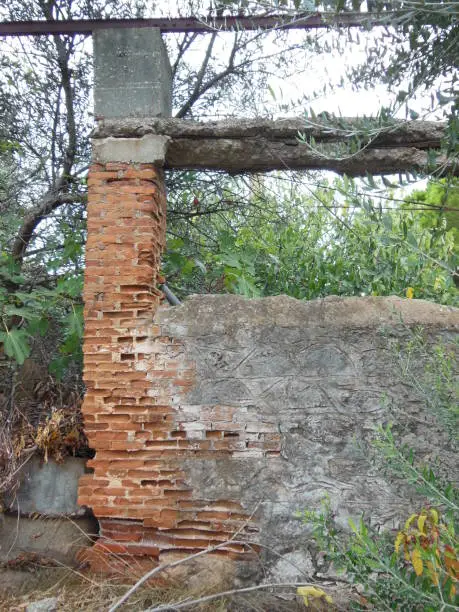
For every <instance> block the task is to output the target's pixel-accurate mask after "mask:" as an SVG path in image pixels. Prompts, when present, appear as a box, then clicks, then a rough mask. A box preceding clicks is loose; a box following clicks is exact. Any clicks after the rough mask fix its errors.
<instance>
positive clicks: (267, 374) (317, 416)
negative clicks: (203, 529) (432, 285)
mask: <svg viewBox="0 0 459 612" xmlns="http://www.w3.org/2000/svg"><path fill="white" fill-rule="evenodd" d="M157 322H158V323H159V324H160V326H161V329H162V333H163V334H167V335H169V336H170V337H171V338H174V339H175V341H176V342H177V343H178V344H179V345H183V347H184V355H183V356H182V357H181V359H185V360H186V361H187V362H190V363H194V364H195V368H196V376H195V383H194V385H193V387H192V388H191V389H190V390H188V391H186V392H185V393H184V394H183V396H182V397H180V398H177V399H176V401H175V407H176V422H177V423H178V425H177V427H178V428H179V429H182V430H184V431H186V432H187V435H188V434H189V433H190V432H193V435H194V436H195V438H196V439H197V440H199V439H204V438H206V436H207V437H209V432H210V433H211V432H212V431H213V430H216V432H217V431H218V432H222V431H223V434H224V436H225V438H224V439H227V438H226V436H232V438H230V439H232V440H233V443H232V444H233V445H232V446H231V447H227V448H231V449H232V450H231V452H229V454H226V455H224V456H222V454H221V453H219V452H214V453H212V452H209V453H207V456H206V457H202V456H200V455H199V453H197V455H196V457H195V458H192V457H189V456H187V457H184V458H183V460H181V467H182V469H183V470H184V472H185V474H186V478H185V483H186V485H188V486H189V487H190V488H192V490H193V495H194V496H195V498H197V499H202V500H209V502H211V501H215V500H233V501H235V502H238V503H239V502H240V503H241V504H242V508H243V509H244V511H245V513H246V514H248V515H250V514H251V513H252V512H254V511H255V512H256V517H257V521H258V525H259V528H260V532H259V533H258V534H256V535H254V537H255V538H256V540H257V541H258V542H261V543H262V544H263V545H265V546H268V547H270V548H273V549H275V550H276V552H277V554H278V555H280V557H279V556H275V555H270V554H266V555H265V556H266V559H265V561H266V563H267V566H266V567H265V569H267V570H268V574H270V575H272V576H274V577H275V578H276V580H280V581H282V580H297V579H304V578H305V576H310V575H311V574H313V573H315V572H319V571H321V569H322V568H321V565H320V559H318V558H316V557H315V554H314V550H313V549H311V547H310V536H309V533H308V531H307V529H306V528H305V527H304V526H303V525H302V524H301V521H299V520H298V519H296V518H295V513H296V512H298V511H302V510H304V509H312V508H318V506H319V504H320V501H321V499H323V497H324V496H325V495H328V496H329V497H330V499H331V503H332V506H333V508H334V510H335V511H336V514H337V517H338V520H339V521H340V522H341V523H342V524H343V525H345V524H347V519H348V517H349V516H353V517H357V516H359V515H360V514H361V513H362V512H365V514H366V516H367V517H371V520H372V522H373V523H375V524H380V525H383V526H385V527H392V526H394V525H395V523H396V520H397V519H398V518H400V517H403V516H405V514H406V512H408V511H410V510H412V509H413V500H412V498H413V491H412V490H408V489H407V488H406V485H403V486H401V484H400V483H397V482H394V481H390V480H388V479H387V478H386V477H384V476H383V474H382V473H381V472H380V471H378V470H377V469H375V468H374V467H373V466H372V465H371V464H370V463H369V462H368V461H367V458H366V456H365V454H364V453H362V451H361V450H360V449H359V444H358V443H359V442H362V441H366V440H368V439H369V438H370V437H371V436H372V435H373V431H374V427H375V425H377V424H380V423H387V422H388V421H394V420H395V421H396V425H395V429H396V431H397V433H398V435H399V436H400V439H401V440H402V441H403V440H405V441H407V442H409V444H410V445H412V446H414V447H415V449H416V450H417V452H418V453H419V456H420V457H429V456H430V457H431V456H432V454H437V453H438V451H440V455H441V457H442V459H443V460H444V462H445V463H446V464H447V465H448V468H449V473H450V475H453V476H454V475H457V474H458V471H457V466H458V462H457V456H456V455H455V453H454V452H453V451H452V449H451V448H450V447H449V445H448V441H447V439H446V436H445V435H444V433H443V429H442V428H441V427H439V426H438V424H437V423H436V422H435V420H434V418H433V417H432V415H429V414H426V413H424V412H423V410H422V403H421V401H420V400H419V398H418V397H416V395H415V394H414V393H413V390H412V389H411V388H409V387H407V386H406V385H405V384H403V383H402V382H401V381H400V380H399V378H398V377H397V371H396V369H397V366H396V364H395V358H394V355H393V354H392V353H391V350H390V348H389V345H390V343H391V342H392V343H393V342H395V341H400V342H401V343H402V344H403V342H405V341H406V340H408V339H409V338H410V335H411V331H410V330H411V329H413V328H414V327H418V326H422V327H424V329H425V331H426V333H427V334H428V336H429V337H430V338H431V339H432V341H433V340H438V339H443V340H444V341H446V342H449V341H450V340H451V339H452V338H453V336H455V334H457V331H458V329H459V311H458V310H457V309H453V308H449V307H442V306H438V305H435V304H432V303H429V302H423V301H416V300H402V299H399V298H327V299H323V300H316V301H312V302H300V301H297V300H294V299H291V298H286V297H274V298H265V299H260V300H247V299H244V298H240V297H236V296H193V297H191V298H190V299H188V300H187V301H186V302H185V303H184V305H183V306H180V307H175V308H169V309H167V310H163V311H161V312H160V313H159V314H158V315H157ZM383 397H385V398H386V400H385V402H383V401H382V399H383ZM388 406H390V407H391V408H392V409H393V410H395V412H389V410H388ZM221 415H224V416H221ZM228 419H229V421H230V422H228ZM223 421H224V422H223ZM223 434H222V436H223ZM279 434H280V445H279V448H280V452H274V451H272V452H270V451H269V448H270V446H269V439H272V440H273V441H275V440H277V439H278V438H279ZM219 435H220V433H219ZM276 436H277V438H276ZM274 446H275V444H274ZM274 446H273V448H274ZM226 452H227V453H228V450H227V451H226ZM246 578H247V576H246ZM248 578H250V577H248Z"/></svg>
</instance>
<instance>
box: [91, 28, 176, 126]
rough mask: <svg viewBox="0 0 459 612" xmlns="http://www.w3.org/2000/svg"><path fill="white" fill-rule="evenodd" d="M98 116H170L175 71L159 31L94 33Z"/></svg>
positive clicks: (128, 29)
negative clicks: (173, 73) (173, 71)
mask: <svg viewBox="0 0 459 612" xmlns="http://www.w3.org/2000/svg"><path fill="white" fill-rule="evenodd" d="M93 40H94V105H95V114H96V117H107V118H115V117H157V116H162V117H169V116H170V114H171V108H172V72H171V67H170V63H169V59H168V57H167V52H166V48H165V46H164V43H163V41H162V38H161V33H160V31H159V30H157V29H154V28H143V29H136V28H126V29H120V30H97V31H96V32H94V36H93Z"/></svg>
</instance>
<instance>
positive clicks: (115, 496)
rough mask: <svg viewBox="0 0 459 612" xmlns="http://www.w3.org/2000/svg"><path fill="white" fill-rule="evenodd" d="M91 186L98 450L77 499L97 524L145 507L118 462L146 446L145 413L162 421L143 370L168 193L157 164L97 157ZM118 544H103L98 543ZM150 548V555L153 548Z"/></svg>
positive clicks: (90, 383) (89, 411)
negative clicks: (86, 508)
mask: <svg viewBox="0 0 459 612" xmlns="http://www.w3.org/2000/svg"><path fill="white" fill-rule="evenodd" d="M88 188H89V193H88V212H87V214H88V241H87V246H86V273H85V288H84V300H85V337H84V380H85V384H86V388H87V391H86V396H85V400H84V404H83V416H84V421H85V429H86V432H87V435H88V439H89V442H90V445H91V447H92V448H94V449H95V451H96V455H95V457H94V459H92V460H91V461H89V462H88V466H89V467H91V468H93V470H94V473H92V474H88V475H87V476H84V477H83V478H82V479H81V481H80V490H79V503H80V504H82V505H87V506H89V507H91V508H92V510H93V512H94V514H95V515H96V517H97V518H99V519H102V521H101V524H102V525H103V519H106V518H108V517H118V518H126V517H128V518H130V519H135V518H137V517H139V518H142V519H143V518H145V517H146V516H148V508H145V507H144V504H143V500H140V499H139V497H136V496H135V492H134V491H133V489H134V490H135V489H140V479H139V480H136V481H134V480H132V478H129V477H128V475H127V474H128V470H125V469H124V466H125V464H126V462H127V463H128V465H129V467H130V468H131V469H135V467H136V465H137V464H138V463H139V460H137V463H136V457H135V453H132V451H135V450H139V449H142V448H145V439H144V438H145V437H149V435H148V434H145V432H144V431H143V429H144V423H143V422H144V421H154V420H155V419H156V420H162V421H164V420H167V416H166V419H164V416H165V415H163V414H162V413H161V408H160V407H159V409H158V407H157V404H156V399H155V398H154V397H152V395H153V394H154V392H152V384H151V382H150V381H149V380H148V379H147V370H149V369H151V368H152V367H154V365H153V364H152V363H151V360H152V359H153V360H154V358H155V355H154V348H153V345H152V341H151V339H152V335H153V334H154V333H155V329H154V326H153V316H154V314H155V311H156V310H157V308H158V305H159V300H160V297H161V292H160V291H159V290H158V288H157V285H156V278H157V275H158V271H159V265H160V256H161V252H162V250H163V248H164V244H165V222H166V213H165V209H166V199H165V188H164V178H163V172H162V170H161V169H158V168H157V167H155V166H154V165H153V164H128V163H105V164H94V165H93V166H92V168H91V170H90V173H89V178H88ZM156 335H157V334H156ZM151 410H153V411H154V412H155V414H154V415H152V414H151ZM166 412H167V410H166ZM140 463H142V465H144V461H143V460H142V461H141V462H140ZM141 495H143V496H144V497H145V489H143V491H141ZM139 502H140V503H139ZM140 506H141V507H142V510H140ZM128 527H129V524H127V525H124V526H121V527H120V530H121V531H123V530H125V531H126V533H128V532H129V535H128V536H126V535H125V537H124V539H129V541H130V542H135V541H136V539H139V538H137V535H136V528H137V527H136V526H135V525H132V529H128ZM118 535H120V536H121V539H123V534H122V533H120V534H118ZM119 539H120V538H117V540H118V541H119ZM115 548H116V547H115ZM115 548H113V546H112V547H111V548H110V544H109V543H107V542H106V543H105V544H104V550H107V551H109V550H111V552H116V550H115ZM150 552H151V553H152V555H153V556H154V554H155V552H156V549H152V550H151V551H150Z"/></svg>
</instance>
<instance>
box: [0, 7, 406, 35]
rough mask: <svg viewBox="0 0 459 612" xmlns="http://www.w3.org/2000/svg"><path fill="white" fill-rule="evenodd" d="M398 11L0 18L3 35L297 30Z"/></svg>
mask: <svg viewBox="0 0 459 612" xmlns="http://www.w3.org/2000/svg"><path fill="white" fill-rule="evenodd" d="M396 15H397V13H390V12H387V13H385V14H384V18H381V16H379V17H376V16H374V15H373V14H371V13H341V14H339V15H337V14H333V13H328V14H326V13H325V14H320V13H315V14H313V15H311V14H310V13H309V14H307V13H305V14H300V15H297V16H295V17H291V16H288V15H269V16H265V17H263V16H260V17H244V16H239V15H232V16H228V17H212V18H210V17H203V18H199V17H177V18H174V19H169V18H151V19H73V20H62V21H10V22H0V36H34V35H35V36H36V35H46V34H86V35H90V34H92V32H94V31H95V30H109V29H120V28H159V29H160V30H161V32H175V33H180V32H202V33H205V32H213V31H215V30H221V31H231V30H237V29H240V30H276V29H279V30H293V29H305V30H308V29H317V28H328V27H331V26H342V27H351V28H352V27H359V26H375V25H381V24H387V23H388V19H389V18H390V17H391V16H396Z"/></svg>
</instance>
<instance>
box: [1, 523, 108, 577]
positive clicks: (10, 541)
mask: <svg viewBox="0 0 459 612" xmlns="http://www.w3.org/2000/svg"><path fill="white" fill-rule="evenodd" d="M2 519H3V520H2V522H1V523H0V562H6V561H11V560H13V559H16V558H17V557H18V556H20V555H22V554H24V553H36V554H38V555H40V556H44V557H47V558H50V559H55V560H56V561H59V562H60V563H64V564H66V565H74V564H75V555H76V553H77V552H78V550H80V549H81V548H82V547H85V546H90V545H91V543H92V541H93V539H92V537H93V536H97V534H98V530H99V527H98V523H97V520H96V519H95V518H93V517H85V518H75V519H67V518H65V517H59V518H58V517H54V518H28V517H24V516H22V517H21V516H19V517H18V516H15V515H13V514H6V515H3V517H2Z"/></svg>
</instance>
